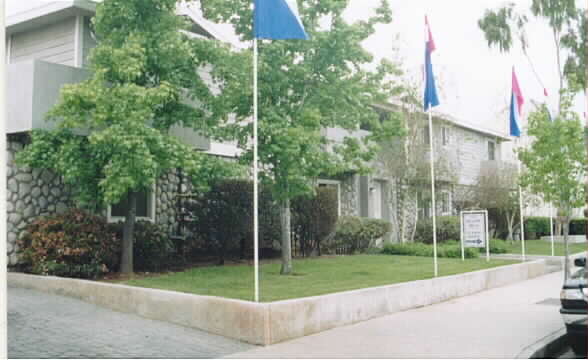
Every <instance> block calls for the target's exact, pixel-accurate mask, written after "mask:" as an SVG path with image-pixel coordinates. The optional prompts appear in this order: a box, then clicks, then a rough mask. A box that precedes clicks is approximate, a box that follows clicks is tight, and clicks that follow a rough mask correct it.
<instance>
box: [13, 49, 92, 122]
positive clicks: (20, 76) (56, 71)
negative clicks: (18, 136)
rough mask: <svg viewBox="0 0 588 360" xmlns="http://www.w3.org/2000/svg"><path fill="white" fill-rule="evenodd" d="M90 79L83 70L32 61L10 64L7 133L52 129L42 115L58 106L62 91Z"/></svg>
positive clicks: (87, 73)
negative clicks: (68, 85)
mask: <svg viewBox="0 0 588 360" xmlns="http://www.w3.org/2000/svg"><path fill="white" fill-rule="evenodd" d="M89 75H90V73H89V72H88V71H86V70H83V69H79V68H74V67H71V66H66V65H59V64H52V63H49V62H45V61H40V60H33V59H31V60H27V61H24V62H20V63H15V64H9V65H8V67H7V77H6V78H7V84H6V85H7V89H8V91H7V95H6V101H7V104H8V119H7V124H6V132H7V133H8V134H14V133H19V132H24V131H30V130H32V129H52V128H54V127H55V124H54V123H50V122H47V121H45V114H46V112H47V111H48V110H49V109H51V107H52V106H53V105H54V104H55V103H56V102H57V99H58V97H59V91H60V90H61V87H62V86H63V85H64V84H71V83H77V82H80V81H83V80H85V79H87V78H88V77H89Z"/></svg>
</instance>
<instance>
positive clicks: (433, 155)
mask: <svg viewBox="0 0 588 360" xmlns="http://www.w3.org/2000/svg"><path fill="white" fill-rule="evenodd" d="M429 144H430V155H431V202H432V206H433V263H434V266H435V277H437V275H438V274H439V268H438V266H437V219H436V213H437V211H436V210H437V207H436V203H435V153H434V148H433V115H432V114H431V104H429Z"/></svg>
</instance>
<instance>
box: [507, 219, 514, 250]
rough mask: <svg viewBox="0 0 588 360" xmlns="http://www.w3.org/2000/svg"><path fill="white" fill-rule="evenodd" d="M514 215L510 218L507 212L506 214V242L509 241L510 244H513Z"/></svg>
mask: <svg viewBox="0 0 588 360" xmlns="http://www.w3.org/2000/svg"><path fill="white" fill-rule="evenodd" d="M513 223H514V215H513V216H511V215H510V214H509V213H508V212H507V213H506V224H507V226H508V237H507V238H506V240H507V241H509V242H510V243H511V244H512V243H513V240H514V236H513V233H514V226H513Z"/></svg>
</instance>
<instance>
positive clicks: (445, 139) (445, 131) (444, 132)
mask: <svg viewBox="0 0 588 360" xmlns="http://www.w3.org/2000/svg"><path fill="white" fill-rule="evenodd" d="M441 141H442V144H443V146H446V145H449V128H448V127H446V126H444V127H442V128H441Z"/></svg>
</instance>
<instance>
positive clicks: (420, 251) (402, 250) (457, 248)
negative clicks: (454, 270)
mask: <svg viewBox="0 0 588 360" xmlns="http://www.w3.org/2000/svg"><path fill="white" fill-rule="evenodd" d="M381 252H382V253H383V254H388V255H411V256H433V245H430V244H423V243H405V244H386V245H384V248H383V249H382V251H381ZM485 252H486V248H480V249H476V248H465V249H464V256H465V257H466V258H468V259H471V258H476V257H478V255H479V253H485ZM507 252H508V248H507V244H506V241H504V240H500V239H491V240H490V253H492V254H504V253H507ZM437 256H439V257H446V258H461V244H460V243H459V242H457V241H454V240H449V241H446V242H445V243H443V244H439V245H438V246H437Z"/></svg>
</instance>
